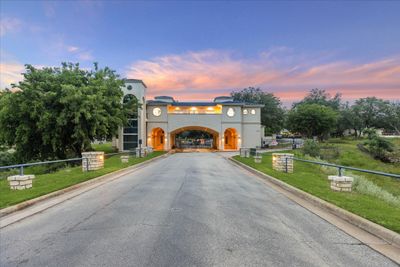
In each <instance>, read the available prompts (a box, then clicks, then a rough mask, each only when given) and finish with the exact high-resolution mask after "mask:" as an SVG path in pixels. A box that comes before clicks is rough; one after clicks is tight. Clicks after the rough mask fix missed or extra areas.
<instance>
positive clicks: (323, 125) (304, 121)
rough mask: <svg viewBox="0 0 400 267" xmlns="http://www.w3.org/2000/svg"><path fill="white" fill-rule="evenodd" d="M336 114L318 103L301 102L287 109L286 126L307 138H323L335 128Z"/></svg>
mask: <svg viewBox="0 0 400 267" xmlns="http://www.w3.org/2000/svg"><path fill="white" fill-rule="evenodd" d="M337 119H338V114H337V112H336V111H334V110H333V109H332V108H330V107H326V106H323V105H318V104H302V105H299V106H297V107H294V108H292V110H290V111H289V114H288V119H287V128H288V129H289V130H290V131H291V132H298V133H300V134H302V135H304V136H306V137H308V138H311V137H314V136H317V137H319V138H320V139H323V138H324V136H326V135H328V134H329V133H330V132H331V131H332V130H334V129H335V127H336V123H337Z"/></svg>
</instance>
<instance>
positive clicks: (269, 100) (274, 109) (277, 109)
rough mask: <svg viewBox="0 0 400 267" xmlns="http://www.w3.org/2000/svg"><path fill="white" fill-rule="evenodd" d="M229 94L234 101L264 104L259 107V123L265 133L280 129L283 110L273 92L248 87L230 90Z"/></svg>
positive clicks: (282, 120) (282, 121)
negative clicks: (263, 127)
mask: <svg viewBox="0 0 400 267" xmlns="http://www.w3.org/2000/svg"><path fill="white" fill-rule="evenodd" d="M231 96H232V97H233V99H234V100H235V101H242V102H245V103H249V104H263V105H264V107H263V108H261V124H262V125H264V126H265V129H266V134H273V133H278V132H279V131H280V130H281V129H282V127H283V125H284V119H285V110H284V109H283V108H282V103H281V101H280V100H279V98H277V97H276V96H274V95H273V94H271V93H266V92H263V91H262V90H261V89H260V88H254V87H248V88H245V89H242V90H241V91H238V92H236V91H234V92H232V93H231Z"/></svg>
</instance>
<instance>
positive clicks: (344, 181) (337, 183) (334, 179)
mask: <svg viewBox="0 0 400 267" xmlns="http://www.w3.org/2000/svg"><path fill="white" fill-rule="evenodd" d="M328 179H329V180H330V181H331V189H332V190H333V191H340V192H351V188H352V186H353V180H354V179H353V177H349V176H337V175H329V176H328Z"/></svg>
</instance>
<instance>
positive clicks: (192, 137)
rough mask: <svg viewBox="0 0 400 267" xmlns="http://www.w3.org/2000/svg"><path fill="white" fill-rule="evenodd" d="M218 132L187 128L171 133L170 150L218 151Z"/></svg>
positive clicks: (203, 128)
mask: <svg viewBox="0 0 400 267" xmlns="http://www.w3.org/2000/svg"><path fill="white" fill-rule="evenodd" d="M218 136H219V135H218V132H217V131H215V130H212V129H210V128H206V127H199V126H189V127H183V128H179V129H176V130H174V131H172V132H171V139H170V140H171V148H172V149H193V148H194V149H218Z"/></svg>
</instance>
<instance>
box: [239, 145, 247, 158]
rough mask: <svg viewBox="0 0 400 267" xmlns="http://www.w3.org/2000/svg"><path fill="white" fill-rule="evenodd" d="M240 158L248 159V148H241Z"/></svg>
mask: <svg viewBox="0 0 400 267" xmlns="http://www.w3.org/2000/svg"><path fill="white" fill-rule="evenodd" d="M239 151H240V156H241V157H242V158H244V157H246V148H243V147H242V148H240V150H239Z"/></svg>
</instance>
